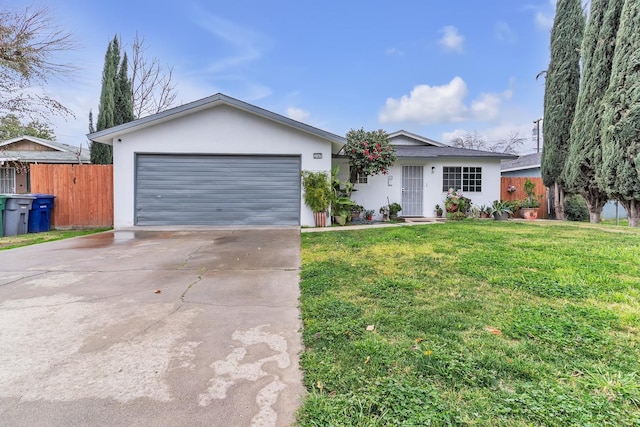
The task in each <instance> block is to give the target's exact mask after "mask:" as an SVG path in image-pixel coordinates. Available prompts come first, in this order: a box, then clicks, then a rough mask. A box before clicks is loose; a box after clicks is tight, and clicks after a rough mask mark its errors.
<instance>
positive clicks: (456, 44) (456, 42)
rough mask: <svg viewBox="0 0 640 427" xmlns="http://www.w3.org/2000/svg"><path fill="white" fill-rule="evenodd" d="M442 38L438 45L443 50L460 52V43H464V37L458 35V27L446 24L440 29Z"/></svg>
mask: <svg viewBox="0 0 640 427" xmlns="http://www.w3.org/2000/svg"><path fill="white" fill-rule="evenodd" d="M440 32H441V33H443V35H442V38H441V39H440V42H439V43H440V46H442V47H443V48H444V49H445V50H448V51H452V52H462V45H463V43H464V37H462V36H461V35H460V33H459V32H458V29H457V28H456V27H454V26H453V25H447V26H446V27H444V28H443V29H442V30H440Z"/></svg>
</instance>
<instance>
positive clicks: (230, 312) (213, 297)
mask: <svg viewBox="0 0 640 427" xmlns="http://www.w3.org/2000/svg"><path fill="white" fill-rule="evenodd" d="M299 248H300V237H299V230H298V229H297V228H281V229H257V230H254V229H252V230H249V229H242V230H211V229H209V230H200V231H186V230H185V231H150V230H136V231H116V232H108V233H102V234H97V235H91V236H86V237H81V238H75V239H70V240H64V241H58V242H52V243H45V244H41V245H35V246H29V247H24V248H18V249H13V250H9V251H2V252H0V420H1V421H0V424H2V425H12V426H39V425H47V426H52V425H55V426H76V425H78V426H79V425H101V426H105V425H112V426H116V425H117V426H124V425H133V426H143V425H144V426H152V425H157V426H160V425H171V426H187V425H188V426H205V425H206V426H250V425H251V426H283V425H289V424H291V423H293V422H294V420H295V410H296V409H297V407H298V405H299V403H300V400H301V397H302V395H303V393H304V390H303V387H302V377H301V374H300V371H299V369H298V354H299V352H300V350H301V343H300V341H301V340H300V335H299V331H300V328H301V323H300V317H299V310H298V296H299V291H298V279H299V272H298V269H299V264H300V249H299Z"/></svg>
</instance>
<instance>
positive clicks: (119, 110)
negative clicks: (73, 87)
mask: <svg viewBox="0 0 640 427" xmlns="http://www.w3.org/2000/svg"><path fill="white" fill-rule="evenodd" d="M128 67H129V64H128V60H127V54H126V53H125V54H124V57H123V59H122V62H121V61H120V42H119V40H118V36H115V37H114V38H113V41H111V42H110V43H109V45H108V47H107V53H106V54H105V60H104V70H103V72H102V91H101V94H100V106H99V109H98V121H97V124H96V130H98V131H101V130H103V129H108V128H110V127H113V126H117V125H120V124H123V123H127V122H130V121H132V120H133V119H134V116H133V92H132V90H131V81H130V80H129V76H128ZM91 126H92V125H91ZM91 162H92V163H97V164H110V163H113V150H112V147H111V146H110V145H106V144H101V143H98V142H94V143H92V144H91Z"/></svg>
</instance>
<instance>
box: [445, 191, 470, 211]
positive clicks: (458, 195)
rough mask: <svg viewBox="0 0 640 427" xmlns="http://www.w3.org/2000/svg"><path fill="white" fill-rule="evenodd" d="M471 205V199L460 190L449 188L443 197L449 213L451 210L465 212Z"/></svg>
mask: <svg viewBox="0 0 640 427" xmlns="http://www.w3.org/2000/svg"><path fill="white" fill-rule="evenodd" d="M470 206H471V199H468V198H466V197H464V196H463V195H462V190H456V189H453V188H450V189H449V191H448V192H447V195H446V196H445V198H444V207H445V210H446V211H447V212H449V213H453V212H458V211H460V212H463V213H464V212H466V211H467V209H469V207H470Z"/></svg>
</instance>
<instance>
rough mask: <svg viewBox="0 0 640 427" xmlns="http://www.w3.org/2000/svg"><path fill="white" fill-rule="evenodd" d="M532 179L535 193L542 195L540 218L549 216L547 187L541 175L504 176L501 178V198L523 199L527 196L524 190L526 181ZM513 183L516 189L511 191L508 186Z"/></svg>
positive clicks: (539, 210) (510, 199) (539, 209)
mask: <svg viewBox="0 0 640 427" xmlns="http://www.w3.org/2000/svg"><path fill="white" fill-rule="evenodd" d="M526 180H530V181H531V182H533V183H534V184H535V185H536V187H535V189H534V190H533V191H535V194H538V195H541V196H542V198H541V199H540V207H539V208H538V218H548V217H549V215H548V214H547V206H548V197H547V187H545V186H544V183H543V182H542V178H539V177H519V176H503V177H502V178H500V200H509V201H513V200H522V199H524V198H526V197H527V193H525V191H524V182H525V181H526ZM510 185H513V186H514V187H515V188H516V191H514V192H512V193H510V192H509V191H508V188H509V186H510Z"/></svg>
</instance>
